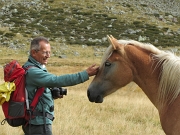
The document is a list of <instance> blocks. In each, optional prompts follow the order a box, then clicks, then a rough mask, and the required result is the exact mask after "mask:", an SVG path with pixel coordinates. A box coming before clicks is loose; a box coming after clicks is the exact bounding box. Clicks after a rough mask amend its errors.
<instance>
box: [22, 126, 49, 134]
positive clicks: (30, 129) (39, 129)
mask: <svg viewBox="0 0 180 135" xmlns="http://www.w3.org/2000/svg"><path fill="white" fill-rule="evenodd" d="M44 126H45V127H44ZM22 129H23V131H24V133H25V135H52V125H32V124H31V125H26V126H22Z"/></svg>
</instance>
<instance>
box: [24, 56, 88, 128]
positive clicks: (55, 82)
mask: <svg viewBox="0 0 180 135" xmlns="http://www.w3.org/2000/svg"><path fill="white" fill-rule="evenodd" d="M29 66H31V67H30V68H29V69H28V71H27V73H26V89H27V91H28V99H29V102H30V103H31V101H32V99H33V97H34V95H35V92H36V90H37V88H40V87H44V88H45V91H44V93H43V95H42V100H41V99H40V101H39V102H38V104H37V106H36V108H35V110H36V111H39V112H43V108H44V110H45V112H47V113H50V114H52V115H53V116H54V111H51V109H50V108H51V107H52V106H54V100H53V98H52V94H51V90H50V89H49V88H53V87H66V86H73V85H76V84H79V83H83V82H85V81H87V80H88V79H89V76H88V74H87V72H86V71H82V72H78V73H75V74H65V75H60V76H57V75H54V74H51V73H49V72H48V71H47V69H46V67H45V66H44V65H41V64H40V63H39V62H37V61H36V60H35V59H34V58H33V57H31V56H29V60H28V61H27V62H26V63H25V64H24V67H29ZM45 120H46V124H52V121H51V120H50V119H48V118H46V119H45ZM30 123H31V124H34V125H42V124H44V120H43V116H36V117H35V118H33V119H32V120H31V121H30Z"/></svg>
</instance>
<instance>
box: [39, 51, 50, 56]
mask: <svg viewBox="0 0 180 135" xmlns="http://www.w3.org/2000/svg"><path fill="white" fill-rule="evenodd" d="M38 51H40V52H41V53H42V55H44V56H45V55H50V54H51V52H50V51H41V50H36V52H38Z"/></svg>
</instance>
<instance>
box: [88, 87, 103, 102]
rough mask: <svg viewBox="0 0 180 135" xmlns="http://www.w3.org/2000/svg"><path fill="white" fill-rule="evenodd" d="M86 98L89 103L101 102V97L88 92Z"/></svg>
mask: <svg viewBox="0 0 180 135" xmlns="http://www.w3.org/2000/svg"><path fill="white" fill-rule="evenodd" d="M87 96H88V98H89V101H90V102H95V103H102V102H103V96H101V95H93V94H92V93H91V92H90V91H89V90H88V91H87Z"/></svg>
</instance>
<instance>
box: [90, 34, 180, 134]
mask: <svg viewBox="0 0 180 135" xmlns="http://www.w3.org/2000/svg"><path fill="white" fill-rule="evenodd" d="M107 38H108V41H109V43H110V46H109V47H108V48H107V50H106V51H105V52H104V55H103V57H102V62H101V64H100V67H99V71H98V73H97V75H96V76H95V77H94V78H93V80H92V82H91V83H90V85H89V87H88V90H87V96H88V99H89V101H90V102H95V103H102V102H103V99H104V97H106V96H108V95H110V94H111V93H113V92H115V91H117V90H118V89H120V88H121V87H124V86H126V85H127V84H129V83H130V82H135V83H136V84H137V85H138V86H139V87H140V88H141V89H142V91H143V92H144V93H145V94H146V95H147V97H148V98H149V100H150V101H151V102H152V104H153V105H154V106H155V107H156V108H157V110H158V114H159V118H160V123H161V126H162V129H163V131H164V132H165V134H167V135H180V94H179V93H180V57H178V56H177V55H176V54H175V53H173V52H170V51H163V50H160V49H158V48H157V47H155V46H154V45H152V44H150V43H142V42H139V41H135V40H117V39H116V38H114V37H113V36H112V35H108V36H107Z"/></svg>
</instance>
